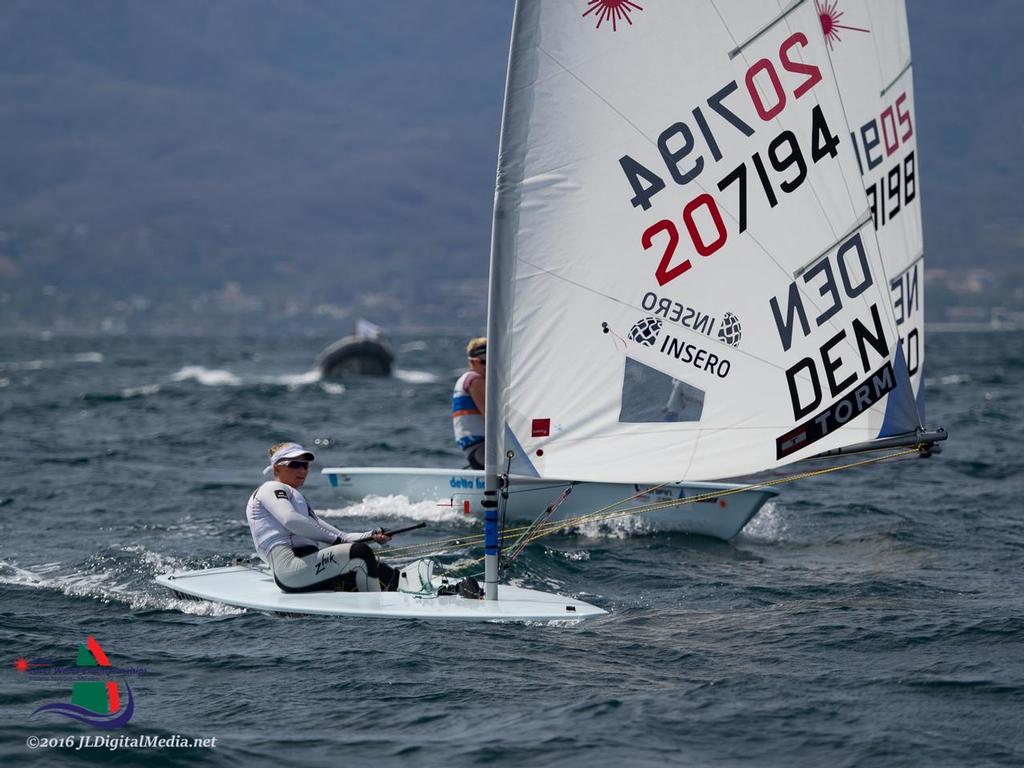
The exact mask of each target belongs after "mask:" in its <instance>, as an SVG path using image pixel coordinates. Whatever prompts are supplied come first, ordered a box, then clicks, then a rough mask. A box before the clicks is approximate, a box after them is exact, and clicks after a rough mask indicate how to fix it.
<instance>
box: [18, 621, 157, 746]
mask: <svg viewBox="0 0 1024 768" xmlns="http://www.w3.org/2000/svg"><path fill="white" fill-rule="evenodd" d="M14 668H15V669H16V670H17V671H18V672H22V673H24V674H26V675H28V677H29V678H31V679H34V680H44V681H46V682H48V683H51V684H52V683H54V682H56V681H58V680H69V681H72V685H71V701H70V702H64V701H57V702H53V703H50V704H43V705H42V706H40V707H36V709H35V710H34V711H33V712H32V716H33V717H34V716H35V715H39V714H57V715H62V716H63V717H66V718H69V719H71V720H77V721H78V722H80V723H84V724H86V725H91V726H93V727H94V728H102V729H104V730H114V729H115V728H120V727H122V726H123V725H125V724H126V723H127V722H128V721H129V720H131V719H132V715H133V714H134V712H135V700H134V698H133V696H132V689H131V687H130V686H129V685H128V683H127V681H125V680H122V681H121V682H120V683H118V682H117V680H113V679H110V678H112V677H125V676H131V675H136V676H141V675H144V674H145V670H144V669H140V668H137V667H131V668H122V667H114V666H112V665H111V664H110V659H109V658H108V657H107V654H106V652H104V650H103V648H102V647H101V646H100V644H99V643H98V642H97V641H96V638H94V637H93V636H92V635H89V638H88V639H87V640H86V641H85V642H84V643H82V644H81V645H80V646H78V656H77V658H76V659H75V664H74V666H66V667H62V666H58V665H56V664H54V663H53V661H52V660H51V659H32V660H29V659H25V658H21V659H18V660H17V661H15V662H14ZM122 686H123V688H124V691H123V693H122Z"/></svg>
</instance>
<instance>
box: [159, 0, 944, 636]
mask: <svg viewBox="0 0 1024 768" xmlns="http://www.w3.org/2000/svg"><path fill="white" fill-rule="evenodd" d="M820 25H821V20H820V16H819V11H818V6H816V5H815V4H814V3H812V2H808V1H807V0H798V1H797V2H794V3H791V4H788V5H786V6H785V7H780V4H777V3H762V4H756V5H755V4H751V3H749V2H747V1H746V0H700V1H697V0H692V1H691V2H678V3H663V4H660V5H651V4H643V5H640V4H638V3H635V2H629V0H561V1H560V2H554V1H553V0H520V2H518V3H517V5H516V10H515V16H514V21H513V33H512V44H511V52H510V57H509V67H508V80H507V83H506V88H505V104H504V112H503V119H502V131H501V144H500V149H499V160H498V173H497V183H496V193H495V205H494V219H493V229H492V244H491V260H490V289H489V300H488V328H487V336H488V358H489V359H488V369H489V375H488V377H487V404H488V407H487V414H486V421H487V424H486V429H487V435H488V440H487V446H486V466H485V469H484V486H485V487H484V489H483V502H482V506H483V508H484V542H483V543H484V566H485V574H484V582H485V585H484V587H485V589H484V592H485V598H484V599H483V600H470V599H467V598H462V597H458V596H446V597H436V596H433V595H429V594H424V593H420V594H415V595H414V594H403V593H373V594H358V593H355V594H353V593H331V592H325V593H304V594H300V595H287V594H283V593H280V592H274V591H273V582H272V578H271V577H270V575H269V574H268V573H267V572H266V571H260V569H248V570H247V569H244V568H242V569H213V571H199V572H193V573H191V574H189V573H186V574H174V575H168V576H165V577H161V578H160V579H158V581H159V582H160V583H162V584H164V585H165V586H168V587H169V588H171V589H174V590H175V591H176V592H178V593H179V594H184V595H191V596H193V597H198V598H202V599H215V600H219V601H221V602H226V603H229V604H232V605H243V606H245V607H251V608H257V609H261V610H269V611H274V612H281V613H305V612H320V613H333V614H347V615H363V616H387V617H416V618H435V619H441V618H448V619H478V620H481V619H482V620H486V619H494V618H506V619H507V618H539V619H542V620H546V619H550V618H566V617H569V618H586V617H589V616H596V615H600V614H601V613H602V610H601V609H600V608H598V607H596V606H592V605H588V604H586V603H583V602H582V601H573V600H570V599H569V598H564V597H560V596H557V595H550V594H546V593H543V592H538V591H533V590H522V589H520V588H515V587H511V586H509V585H507V584H500V583H499V582H500V581H501V576H502V574H501V568H500V566H501V550H502V545H503V541H502V535H501V530H500V519H501V516H502V515H501V512H502V510H501V508H502V505H503V504H504V503H505V502H506V498H505V496H506V491H507V490H508V487H509V482H510V478H511V477H512V476H513V475H519V476H528V477H533V478H536V479H537V480H540V481H544V480H552V479H558V478H573V479H574V480H578V481H583V482H592V483H626V484H631V483H655V484H656V483H659V482H660V481H661V480H663V479H664V478H675V479H677V480H678V481H679V482H682V483H686V482H705V481H709V480H715V479H718V478H728V477H737V476H742V475H750V474H754V473H763V472H765V471H774V470H779V469H781V468H783V467H785V466H787V465H789V464H792V463H794V462H797V461H801V460H804V459H809V458H815V457H821V456H828V455H835V454H841V453H847V452H852V451H866V450H874V449H878V448H881V447H887V448H888V447H898V446H906V447H907V448H906V452H908V453H909V452H913V451H916V450H919V449H920V448H921V447H922V446H925V445H928V444H931V443H933V442H935V441H937V440H941V439H943V438H944V437H945V433H944V432H942V431H941V430H938V431H929V430H926V429H925V428H924V426H923V424H922V420H921V415H920V410H919V408H918V404H917V401H916V399H915V395H914V389H913V384H912V379H911V375H910V372H909V368H908V364H907V356H906V353H905V352H904V346H903V345H901V343H900V333H899V329H900V326H899V323H898V322H897V318H896V316H895V314H894V311H893V303H892V300H891V296H890V291H891V283H892V279H893V278H892V276H890V274H889V265H887V263H886V261H885V259H884V258H883V253H882V249H881V238H880V236H879V235H877V234H876V230H875V226H874V219H873V217H872V213H871V209H870V206H869V201H868V197H867V195H866V194H865V191H864V180H863V179H862V174H861V169H860V167H858V161H857V157H856V156H855V153H854V150H853V148H852V147H851V146H850V142H849V139H848V137H849V135H850V131H851V128H850V124H849V121H848V117H847V112H846V110H845V109H844V97H843V94H842V92H841V89H840V86H839V84H838V83H837V80H836V72H835V70H834V68H833V66H832V59H831V58H830V51H829V46H828V42H827V38H825V37H824V36H823V35H822V33H821V26H820ZM894 109H895V108H894ZM894 114H895V112H894ZM708 315H712V316H715V317H718V318H721V319H722V320H721V326H720V327H719V328H718V332H717V333H714V334H709V333H707V332H706V328H705V327H704V326H699V325H698V324H697V321H696V319H695V318H697V317H698V316H708ZM677 396H678V397H681V398H682V399H684V400H685V401H686V403H687V407H686V408H685V409H683V410H682V411H681V415H680V417H679V418H677V419H675V420H673V421H666V420H665V419H664V416H663V413H662V411H663V404H664V403H666V402H669V401H670V400H671V399H672V398H673V397H677ZM385 556H386V555H385Z"/></svg>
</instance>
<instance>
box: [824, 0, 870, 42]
mask: <svg viewBox="0 0 1024 768" xmlns="http://www.w3.org/2000/svg"><path fill="white" fill-rule="evenodd" d="M814 7H815V8H817V9H818V19H819V20H820V21H821V31H822V32H823V33H824V34H825V40H826V41H827V42H828V47H829V50H834V49H835V44H836V43H838V42H842V38H841V37H839V30H840V29H849V30H851V31H852V32H870V31H871V30H870V29H861V28H860V27H850V26H847V25H846V24H840V23H839V20H840V19H841V18H842V17H843V14H845V13H846V11H840V10H839V0H824V2H822V0H814Z"/></svg>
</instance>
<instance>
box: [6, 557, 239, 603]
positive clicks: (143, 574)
mask: <svg viewBox="0 0 1024 768" xmlns="http://www.w3.org/2000/svg"><path fill="white" fill-rule="evenodd" d="M195 567H196V566H195V565H188V564H186V563H185V561H183V560H181V559H180V558H174V557H169V556H167V555H162V554H160V553H158V552H152V551H150V550H147V549H145V548H144V547H142V546H138V545H136V546H127V547H121V548H119V549H118V550H115V552H114V553H113V554H107V555H99V556H96V557H95V558H93V559H91V560H90V561H88V562H85V563H76V564H64V563H45V564H42V565H40V566H36V567H34V568H32V569H28V568H21V567H19V566H17V565H14V564H13V563H8V562H3V561H0V584H10V585H13V586H20V587H31V588H35V589H45V590H53V591H55V592H59V593H61V594H63V595H66V596H67V597H73V598H88V599H93V600H99V601H101V602H104V603H110V602H117V603H123V604H125V605H127V606H128V607H129V608H130V609H131V610H133V611H144V610H162V611H180V612H182V613H189V614H194V615H197V616H228V615H234V614H239V613H245V611H244V609H241V608H232V607H231V606H227V605H222V604H219V603H208V602H202V601H196V600H181V599H178V598H175V597H172V596H171V595H170V593H168V592H165V591H164V590H163V588H162V587H158V586H156V585H155V584H154V583H153V577H155V576H157V575H159V574H161V573H169V572H172V571H178V570H188V569H189V568H195Z"/></svg>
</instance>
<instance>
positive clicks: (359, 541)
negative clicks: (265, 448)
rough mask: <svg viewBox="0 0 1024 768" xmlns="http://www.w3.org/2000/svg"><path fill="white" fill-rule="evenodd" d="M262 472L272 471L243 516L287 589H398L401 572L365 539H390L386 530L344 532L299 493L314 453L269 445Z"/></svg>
mask: <svg viewBox="0 0 1024 768" xmlns="http://www.w3.org/2000/svg"><path fill="white" fill-rule="evenodd" d="M269 453H270V464H269V466H267V467H266V468H265V469H264V470H263V474H270V473H273V474H274V479H273V480H268V481H267V482H265V483H263V485H261V486H260V487H259V488H257V489H256V491H255V492H254V493H253V494H252V496H251V497H250V498H249V503H248V505H247V506H246V508H245V517H246V519H247V520H248V521H249V530H250V531H251V532H252V540H253V543H254V544H255V545H256V551H257V552H259V554H260V557H262V558H263V559H264V560H265V561H266V562H268V563H269V564H270V567H271V569H273V572H274V580H275V581H276V582H277V585H278V586H279V587H280V588H281V589H282V590H284V591H285V592H311V591H314V590H322V589H343V588H344V587H345V586H346V585H353V584H354V586H355V588H356V590H357V591H359V592H380V591H381V590H382V589H383V590H394V589H396V588H397V586H398V571H397V570H395V569H394V568H392V567H391V566H389V565H385V564H384V563H381V562H379V561H378V560H377V558H376V556H375V555H374V554H373V550H372V549H371V548H370V546H369V545H368V544H366V543H365V542H366V541H370V540H373V541H375V542H377V543H379V544H382V543H384V542H386V541H389V540H390V539H391V536H390V535H388V534H387V533H384V532H383V531H380V530H376V531H364V532H362V533H345V532H344V531H340V530H338V529H337V528H335V527H334V526H333V525H330V524H329V523H326V522H324V521H323V520H321V519H320V518H319V517H317V515H316V513H315V512H314V511H313V508H312V507H311V506H310V504H309V502H308V501H306V497H305V496H303V495H302V493H300V492H299V488H301V487H302V484H303V483H305V482H306V475H307V474H308V472H309V465H310V462H312V461H314V460H315V459H316V457H315V456H314V455H313V452H312V451H307V450H306V449H305V448H303V447H302V446H301V445H299V444H298V443H278V444H277V445H274V446H273V447H271V449H270V451H269Z"/></svg>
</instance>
